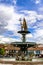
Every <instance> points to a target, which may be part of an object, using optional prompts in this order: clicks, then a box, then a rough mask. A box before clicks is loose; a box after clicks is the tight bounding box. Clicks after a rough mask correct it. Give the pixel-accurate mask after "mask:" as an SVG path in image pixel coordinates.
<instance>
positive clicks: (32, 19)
mask: <svg viewBox="0 0 43 65" xmlns="http://www.w3.org/2000/svg"><path fill="white" fill-rule="evenodd" d="M21 12H24V14H18V13H17V11H16V9H15V8H13V7H12V6H9V7H8V6H5V5H0V25H2V26H1V27H2V28H1V29H0V31H1V33H2V31H4V30H5V31H6V29H7V30H9V31H12V32H13V33H14V36H18V37H19V36H20V38H18V39H16V38H14V39H13V38H7V37H6V38H5V37H2V38H1V40H2V41H3V42H4V41H5V42H11V41H19V40H21V35H19V34H17V31H18V30H20V26H19V25H20V22H19V18H23V17H25V18H26V21H27V25H28V27H32V25H33V24H35V23H36V24H35V25H34V26H33V28H34V27H35V32H34V33H33V35H31V34H30V35H27V37H26V38H29V37H31V39H30V40H34V41H36V42H37V41H38V42H39V37H40V42H43V41H42V38H43V37H42V35H43V28H42V27H43V21H41V22H37V19H38V20H39V21H40V20H42V19H43V15H42V14H38V13H37V12H36V11H28V10H24V11H21ZM25 14H27V15H26V16H25ZM37 28H38V29H37ZM41 28H42V29H41Z"/></svg>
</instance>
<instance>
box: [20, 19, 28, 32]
mask: <svg viewBox="0 0 43 65" xmlns="http://www.w3.org/2000/svg"><path fill="white" fill-rule="evenodd" d="M20 24H21V30H22V31H27V24H26V20H25V18H24V19H23V24H22V23H20Z"/></svg>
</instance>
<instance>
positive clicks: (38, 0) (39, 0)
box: [32, 0, 41, 4]
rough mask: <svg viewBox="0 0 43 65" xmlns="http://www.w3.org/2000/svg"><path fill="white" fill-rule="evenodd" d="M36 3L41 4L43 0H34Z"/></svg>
mask: <svg viewBox="0 0 43 65" xmlns="http://www.w3.org/2000/svg"><path fill="white" fill-rule="evenodd" d="M32 1H33V2H34V3H35V4H40V3H41V0H32Z"/></svg>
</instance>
